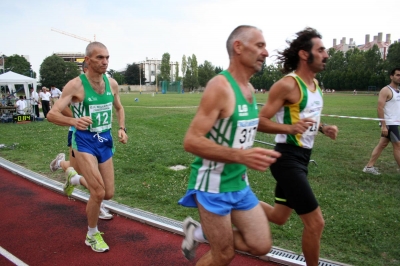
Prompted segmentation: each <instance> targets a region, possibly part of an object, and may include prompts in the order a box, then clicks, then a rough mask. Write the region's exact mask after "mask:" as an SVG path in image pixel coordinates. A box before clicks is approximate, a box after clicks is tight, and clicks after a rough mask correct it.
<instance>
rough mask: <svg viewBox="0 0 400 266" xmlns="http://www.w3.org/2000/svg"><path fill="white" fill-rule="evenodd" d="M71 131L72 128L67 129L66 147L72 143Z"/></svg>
mask: <svg viewBox="0 0 400 266" xmlns="http://www.w3.org/2000/svg"><path fill="white" fill-rule="evenodd" d="M72 133H73V131H72V130H69V131H68V141H67V142H68V144H67V146H68V147H71V145H72V144H71V141H72Z"/></svg>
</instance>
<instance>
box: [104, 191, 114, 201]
mask: <svg viewBox="0 0 400 266" xmlns="http://www.w3.org/2000/svg"><path fill="white" fill-rule="evenodd" d="M113 197H114V191H106V193H105V195H104V199H105V200H109V199H112V198H113Z"/></svg>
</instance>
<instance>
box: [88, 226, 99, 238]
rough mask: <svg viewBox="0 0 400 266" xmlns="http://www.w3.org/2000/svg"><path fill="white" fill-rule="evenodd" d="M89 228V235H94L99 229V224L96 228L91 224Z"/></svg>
mask: <svg viewBox="0 0 400 266" xmlns="http://www.w3.org/2000/svg"><path fill="white" fill-rule="evenodd" d="M88 229H89V231H88V235H89V236H92V235H94V234H96V233H97V232H98V231H99V230H98V229H97V226H96V227H95V228H90V227H89V226H88Z"/></svg>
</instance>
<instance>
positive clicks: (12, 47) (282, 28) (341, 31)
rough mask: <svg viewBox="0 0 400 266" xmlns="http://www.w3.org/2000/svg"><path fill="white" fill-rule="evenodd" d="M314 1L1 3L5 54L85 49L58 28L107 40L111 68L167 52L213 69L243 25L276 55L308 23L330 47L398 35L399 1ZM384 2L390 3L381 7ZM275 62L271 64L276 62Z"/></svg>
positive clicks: (36, 64)
mask: <svg viewBox="0 0 400 266" xmlns="http://www.w3.org/2000/svg"><path fill="white" fill-rule="evenodd" d="M379 4H380V2H376V1H369V0H365V1H364V2H359V1H343V0H337V1H329V2H328V1H316V0H309V1H307V0H304V1H298V0H297V1H295V0H286V1H274V2H272V1H266V0H240V1H239V0H220V1H218V0H216V1H211V0H201V1H198V0H190V1H189V0H186V1H184V0H171V1H154V0H153V1H151V0H147V1H143V0H142V1H136V0H131V1H103V0H97V1H83V0H80V1H77V0H70V1H62V0H61V1H60V0H57V1H48V0H38V1H26V0H20V1H15V0H3V1H2V9H1V12H0V25H1V31H0V32H1V41H0V53H1V54H6V55H12V54H20V55H28V56H29V58H30V62H31V64H32V67H33V70H34V71H35V72H37V73H39V68H40V64H41V63H42V62H43V60H44V59H45V58H46V57H47V56H50V55H52V54H53V53H55V52H82V53H83V52H84V50H85V47H86V45H87V42H85V41H82V40H79V39H75V38H72V37H70V36H66V35H63V34H60V33H57V32H54V31H51V28H56V29H59V30H63V31H65V32H69V33H72V34H75V35H78V36H81V37H84V38H87V39H93V37H94V35H96V40H98V41H100V42H103V43H104V44H105V45H106V46H107V47H108V50H109V52H110V64H109V68H110V69H116V70H118V69H121V68H124V67H125V66H126V64H131V63H133V62H138V61H142V60H145V58H146V57H148V58H157V59H161V57H162V54H163V53H166V52H168V53H169V54H170V55H171V61H178V62H179V64H181V61H182V56H183V55H186V56H191V55H192V54H195V55H196V57H197V61H198V63H199V64H201V63H203V62H204V60H208V61H210V62H211V63H212V64H213V65H215V66H220V67H223V68H226V67H228V63H229V61H228V56H227V52H226V49H225V42H226V39H227V37H228V35H229V34H230V32H231V31H232V30H233V29H234V28H235V27H236V26H238V25H242V24H248V25H254V26H256V27H258V28H260V29H261V30H262V31H263V32H264V37H265V39H266V41H267V49H268V51H269V52H270V54H271V55H273V54H274V53H276V52H275V51H276V50H277V49H279V50H281V49H283V48H285V47H286V43H285V41H286V40H287V39H290V38H291V37H292V36H293V35H294V33H296V32H297V31H300V30H302V29H303V28H304V27H306V26H310V27H314V28H316V29H317V30H318V31H319V32H320V33H321V34H322V35H323V41H324V43H325V46H326V47H328V48H329V47H331V46H332V42H333V38H336V39H337V40H338V42H339V41H340V39H342V37H346V39H347V41H348V40H349V39H350V38H353V39H354V40H355V41H356V44H363V43H364V40H365V35H366V34H370V36H371V37H370V39H371V40H372V39H373V36H374V35H377V34H378V32H382V33H383V36H384V39H385V38H386V34H388V33H390V34H391V39H392V40H398V39H400V28H399V27H398V26H397V23H396V21H395V19H394V17H395V16H393V15H391V14H390V12H389V11H390V10H391V9H396V10H397V8H398V5H399V4H398V1H394V0H387V1H384V2H382V5H379ZM383 4H384V5H383ZM272 62H273V61H272V60H271V59H268V60H267V63H272Z"/></svg>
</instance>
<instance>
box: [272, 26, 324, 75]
mask: <svg viewBox="0 0 400 266" xmlns="http://www.w3.org/2000/svg"><path fill="white" fill-rule="evenodd" d="M296 36H297V38H296V39H294V40H292V41H289V40H287V41H286V42H287V43H288V44H289V47H288V48H286V49H285V50H283V51H279V52H278V55H277V58H278V63H280V64H282V65H283V69H282V72H283V73H285V74H286V73H290V72H293V71H294V70H296V69H297V66H298V64H299V60H300V58H299V54H298V53H299V51H300V50H304V51H306V52H309V54H310V57H309V58H308V62H309V63H311V62H312V61H313V59H314V58H313V55H312V53H311V49H312V47H313V43H312V41H311V39H313V38H320V39H322V36H321V34H319V33H318V31H316V30H315V29H313V28H310V27H307V28H305V29H304V30H302V31H299V32H297V33H296Z"/></svg>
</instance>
